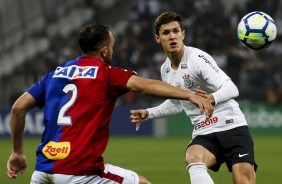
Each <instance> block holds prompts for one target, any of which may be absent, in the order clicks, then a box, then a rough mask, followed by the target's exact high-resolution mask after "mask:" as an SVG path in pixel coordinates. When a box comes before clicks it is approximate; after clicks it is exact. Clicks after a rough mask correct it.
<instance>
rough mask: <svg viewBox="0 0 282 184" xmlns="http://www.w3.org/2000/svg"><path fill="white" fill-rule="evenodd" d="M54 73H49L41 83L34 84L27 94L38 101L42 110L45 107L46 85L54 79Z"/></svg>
mask: <svg viewBox="0 0 282 184" xmlns="http://www.w3.org/2000/svg"><path fill="white" fill-rule="evenodd" d="M52 74H53V72H50V73H47V74H46V75H45V76H43V77H42V78H41V80H40V81H38V82H37V83H35V84H33V85H32V86H31V87H30V88H29V89H28V90H27V92H28V93H30V94H31V95H32V96H33V98H34V99H35V100H36V103H37V105H38V106H39V107H40V108H42V107H43V106H44V105H45V93H46V83H47V82H48V80H49V78H50V77H52Z"/></svg>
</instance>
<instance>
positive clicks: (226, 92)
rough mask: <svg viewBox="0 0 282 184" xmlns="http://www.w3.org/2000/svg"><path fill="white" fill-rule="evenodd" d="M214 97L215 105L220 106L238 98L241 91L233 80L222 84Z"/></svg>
mask: <svg viewBox="0 0 282 184" xmlns="http://www.w3.org/2000/svg"><path fill="white" fill-rule="evenodd" d="M212 95H213V97H214V101H215V104H219V103H222V102H226V101H228V100H230V99H233V98H235V97H238V96H239V91H238V88H237V86H236V85H235V84H234V83H233V82H232V81H231V80H227V81H226V82H225V83H223V84H222V86H221V88H220V89H219V90H218V91H216V92H214V93H213V94H212Z"/></svg>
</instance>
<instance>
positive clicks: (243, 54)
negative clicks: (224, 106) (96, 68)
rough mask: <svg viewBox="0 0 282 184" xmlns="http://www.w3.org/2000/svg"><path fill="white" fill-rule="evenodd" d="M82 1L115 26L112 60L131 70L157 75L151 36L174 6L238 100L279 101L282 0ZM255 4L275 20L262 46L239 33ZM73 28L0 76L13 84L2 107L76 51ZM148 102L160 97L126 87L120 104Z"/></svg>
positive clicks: (158, 51)
mask: <svg viewBox="0 0 282 184" xmlns="http://www.w3.org/2000/svg"><path fill="white" fill-rule="evenodd" d="M84 6H88V7H89V6H92V8H93V10H95V17H93V20H94V21H95V20H97V21H99V22H101V23H104V24H109V25H112V26H113V31H114V33H115V38H116V41H115V48H114V49H115V50H114V55H113V61H112V65H113V66H118V67H122V68H125V69H131V70H134V71H136V72H137V73H138V74H139V75H140V76H143V77H148V78H154V79H160V72H159V71H160V66H161V64H162V63H163V61H164V60H165V58H166V56H165V54H164V53H163V51H162V48H161V46H160V45H158V44H157V43H156V42H155V39H154V21H155V19H156V17H157V16H158V15H159V14H160V13H162V12H164V11H175V12H177V13H179V14H181V15H182V16H183V18H184V24H185V25H184V26H185V31H186V38H185V44H186V45H189V46H192V47H198V48H200V49H202V50H204V51H206V52H208V53H209V54H211V55H212V56H213V57H214V59H215V61H216V62H217V64H218V65H219V66H220V67H221V68H222V69H223V70H224V71H225V72H226V73H227V74H228V75H229V76H230V77H231V78H232V80H233V81H234V83H235V84H236V85H237V86H238V88H239V91H240V97H239V100H248V101H259V102H266V103H269V104H272V105H277V104H279V103H281V91H282V85H280V84H282V11H281V10H282V9H281V7H282V5H281V3H280V2H279V0H261V1H256V0H246V1H228V0H226V1H224V0H197V1H194V0H173V1H168V0H121V1H119V0H117V1H116V3H113V5H112V6H110V7H107V8H106V9H105V10H103V9H101V7H97V6H96V4H95V2H94V1H91V0H85V1H84ZM118 7H120V8H119V9H118ZM256 10H259V11H263V12H265V13H267V14H269V15H270V16H271V17H272V18H273V19H274V20H275V22H276V24H277V31H278V35H277V38H276V40H275V42H274V43H273V45H272V46H270V47H269V48H267V49H266V50H263V51H251V50H248V49H246V48H244V47H243V46H242V45H241V44H240V43H239V40H238V38H237V25H238V23H239V21H240V19H241V18H242V17H243V16H244V15H245V14H247V13H249V12H252V11H256ZM110 16H113V17H114V16H116V18H112V19H111V17H110ZM47 26H48V25H47ZM77 31H78V30H75V31H74V32H72V33H71V34H70V35H68V36H59V35H54V36H53V37H52V38H50V39H51V42H50V43H51V45H50V47H49V49H48V51H47V52H46V53H44V54H41V55H39V56H37V57H36V58H33V59H30V60H28V61H26V62H25V63H24V64H23V65H22V66H21V67H17V68H15V70H14V71H13V74H11V75H5V76H2V77H1V83H2V85H1V86H5V85H14V88H12V89H13V91H9V92H7V93H5V94H4V93H2V94H1V95H2V97H0V99H1V102H2V103H0V104H1V105H0V107H10V106H11V105H12V103H13V102H14V99H16V98H17V97H18V95H19V94H20V93H22V92H23V91H24V90H26V88H27V87H28V86H30V85H31V84H32V83H34V82H35V81H37V80H38V79H40V78H41V77H42V76H43V75H44V73H45V72H47V71H50V70H53V69H54V68H55V67H56V66H57V65H58V64H60V63H62V62H65V61H67V60H70V59H75V58H76V57H77V56H78V55H80V51H79V48H78V45H77V37H76V36H77ZM12 77H14V78H15V79H14V80H13V79H11V78H12ZM152 103H153V104H156V103H159V99H156V98H153V97H148V96H143V95H140V94H134V93H128V94H126V95H124V96H122V98H121V99H120V101H119V103H118V104H119V105H143V106H150V105H152Z"/></svg>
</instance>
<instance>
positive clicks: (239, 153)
mask: <svg viewBox="0 0 282 184" xmlns="http://www.w3.org/2000/svg"><path fill="white" fill-rule="evenodd" d="M247 155H249V153H246V154H242V155H241V154H240V153H239V157H240V158H241V157H244V156H247Z"/></svg>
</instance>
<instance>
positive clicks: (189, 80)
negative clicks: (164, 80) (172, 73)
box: [182, 73, 194, 89]
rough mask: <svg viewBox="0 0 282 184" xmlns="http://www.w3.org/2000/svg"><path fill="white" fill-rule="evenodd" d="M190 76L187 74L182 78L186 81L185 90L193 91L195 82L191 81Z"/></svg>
mask: <svg viewBox="0 0 282 184" xmlns="http://www.w3.org/2000/svg"><path fill="white" fill-rule="evenodd" d="M189 77H190V75H189V74H187V73H185V74H184V75H183V76H182V78H183V79H184V86H185V88H188V89H191V88H192V87H193V86H194V82H193V81H192V80H191V79H189Z"/></svg>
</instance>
